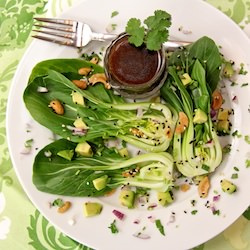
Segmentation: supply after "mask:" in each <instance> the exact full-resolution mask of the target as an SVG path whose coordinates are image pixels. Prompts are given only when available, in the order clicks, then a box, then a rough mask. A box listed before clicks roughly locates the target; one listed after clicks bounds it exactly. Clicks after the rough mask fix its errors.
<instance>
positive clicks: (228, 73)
mask: <svg viewBox="0 0 250 250" xmlns="http://www.w3.org/2000/svg"><path fill="white" fill-rule="evenodd" d="M234 74H235V70H234V68H233V63H232V62H225V63H224V68H223V75H224V77H226V78H231V77H232V76H233V75H234Z"/></svg>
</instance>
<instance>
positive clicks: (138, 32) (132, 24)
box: [126, 18, 145, 47]
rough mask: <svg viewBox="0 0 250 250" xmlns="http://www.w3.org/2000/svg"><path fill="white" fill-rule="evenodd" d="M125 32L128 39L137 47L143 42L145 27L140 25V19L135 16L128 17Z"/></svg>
mask: <svg viewBox="0 0 250 250" xmlns="http://www.w3.org/2000/svg"><path fill="white" fill-rule="evenodd" d="M126 32H127V33H128V34H129V35H130V37H129V39H128V41H129V42H130V43H132V44H134V45H135V46H136V47H139V46H141V45H142V44H143V41H144V33H145V29H144V27H142V26H141V21H140V20H139V19H136V18H131V19H129V21H128V23H127V26H126Z"/></svg>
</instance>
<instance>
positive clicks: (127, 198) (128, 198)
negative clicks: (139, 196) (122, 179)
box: [119, 189, 135, 208]
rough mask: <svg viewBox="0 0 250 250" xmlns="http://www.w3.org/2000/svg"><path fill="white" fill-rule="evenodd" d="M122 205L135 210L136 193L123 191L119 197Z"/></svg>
mask: <svg viewBox="0 0 250 250" xmlns="http://www.w3.org/2000/svg"><path fill="white" fill-rule="evenodd" d="M119 200H120V203H121V204H122V205H123V206H125V207H127V208H133V207H134V202H135V192H134V191H132V190H125V189H124V190H122V191H121V193H120V196H119Z"/></svg>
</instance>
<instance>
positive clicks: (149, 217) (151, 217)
mask: <svg viewBox="0 0 250 250" xmlns="http://www.w3.org/2000/svg"><path fill="white" fill-rule="evenodd" d="M148 219H149V220H150V222H152V223H154V222H155V218H154V217H153V216H152V215H150V216H148Z"/></svg>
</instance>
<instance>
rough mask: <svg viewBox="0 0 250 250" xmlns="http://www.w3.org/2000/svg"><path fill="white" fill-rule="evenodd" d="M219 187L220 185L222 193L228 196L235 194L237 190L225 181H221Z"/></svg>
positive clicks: (233, 185) (229, 182)
mask: <svg viewBox="0 0 250 250" xmlns="http://www.w3.org/2000/svg"><path fill="white" fill-rule="evenodd" d="M220 185H221V189H222V191H223V192H225V193H228V194H232V193H234V192H236V190H237V187H236V185H235V184H233V183H232V182H231V181H229V180H226V179H223V180H221V182H220Z"/></svg>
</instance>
